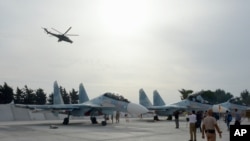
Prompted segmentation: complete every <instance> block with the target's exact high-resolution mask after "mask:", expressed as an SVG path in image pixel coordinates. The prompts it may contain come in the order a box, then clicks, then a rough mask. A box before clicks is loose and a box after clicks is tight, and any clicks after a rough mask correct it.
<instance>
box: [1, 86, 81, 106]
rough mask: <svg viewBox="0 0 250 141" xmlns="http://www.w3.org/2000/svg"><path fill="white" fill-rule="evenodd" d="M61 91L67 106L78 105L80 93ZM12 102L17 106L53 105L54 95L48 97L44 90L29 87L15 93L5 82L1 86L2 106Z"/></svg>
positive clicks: (61, 88) (73, 90) (61, 89)
mask: <svg viewBox="0 0 250 141" xmlns="http://www.w3.org/2000/svg"><path fill="white" fill-rule="evenodd" d="M59 89H60V92H61V95H62V98H63V101H64V103H65V104H70V103H72V104H76V103H78V100H79V98H78V91H76V90H75V89H72V90H71V91H69V92H67V91H66V89H65V88H63V87H62V86H60V87H59ZM12 101H14V103H15V104H39V105H42V104H53V93H51V94H49V96H48V97H47V94H46V93H45V92H44V90H43V89H42V88H38V89H35V90H33V89H31V88H29V87H28V86H27V85H25V86H24V87H23V88H19V87H17V88H16V89H15V92H14V89H13V88H12V87H10V86H9V85H8V84H7V83H6V82H5V83H4V84H3V85H0V104H8V103H10V102H12Z"/></svg>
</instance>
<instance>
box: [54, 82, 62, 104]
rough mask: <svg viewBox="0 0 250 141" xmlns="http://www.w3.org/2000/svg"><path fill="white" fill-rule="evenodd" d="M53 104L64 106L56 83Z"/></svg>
mask: <svg viewBox="0 0 250 141" xmlns="http://www.w3.org/2000/svg"><path fill="white" fill-rule="evenodd" d="M53 104H64V102H63V99H62V95H61V93H60V89H59V87H58V84H57V82H56V81H55V82H54V94H53Z"/></svg>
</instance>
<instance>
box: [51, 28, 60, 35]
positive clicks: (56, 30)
mask: <svg viewBox="0 0 250 141" xmlns="http://www.w3.org/2000/svg"><path fill="white" fill-rule="evenodd" d="M51 29H53V30H55V31H56V32H58V33H60V34H62V32H60V31H58V30H56V29H54V28H51Z"/></svg>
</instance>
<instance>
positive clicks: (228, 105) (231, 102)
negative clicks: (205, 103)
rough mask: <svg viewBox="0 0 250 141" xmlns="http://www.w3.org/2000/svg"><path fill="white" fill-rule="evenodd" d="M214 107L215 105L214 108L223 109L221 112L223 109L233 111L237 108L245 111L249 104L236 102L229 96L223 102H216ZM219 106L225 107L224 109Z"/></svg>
mask: <svg viewBox="0 0 250 141" xmlns="http://www.w3.org/2000/svg"><path fill="white" fill-rule="evenodd" d="M214 107H217V108H216V109H218V110H219V111H222V110H223V111H222V112H224V111H225V110H228V111H231V112H234V110H235V109H237V110H238V111H239V112H245V111H246V110H247V109H248V108H250V106H248V105H240V104H236V103H235V99H234V98H231V99H229V100H228V101H226V102H224V103H220V104H216V105H214ZM221 107H225V108H226V109H221Z"/></svg>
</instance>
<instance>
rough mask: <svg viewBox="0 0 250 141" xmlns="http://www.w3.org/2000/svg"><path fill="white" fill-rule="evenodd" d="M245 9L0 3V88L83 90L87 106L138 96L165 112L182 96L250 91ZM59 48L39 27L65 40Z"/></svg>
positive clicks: (145, 2)
mask: <svg viewBox="0 0 250 141" xmlns="http://www.w3.org/2000/svg"><path fill="white" fill-rule="evenodd" d="M249 5H250V1H247V0H241V1H236V0H235V1H230V0H221V1H218V0H207V1H201V0H188V1H186V0H183V1H181V0H36V1H33V0H2V1H1V3H0V17H1V22H0V74H1V75H0V85H3V84H4V82H6V83H7V84H8V85H9V86H11V87H12V88H13V89H14V90H16V87H17V86H18V87H19V88H23V87H24V85H27V86H28V87H29V88H31V89H38V88H42V89H44V91H45V92H46V93H47V94H50V93H52V92H53V83H54V81H55V80H57V82H58V84H59V85H60V86H62V87H64V88H66V90H67V91H70V90H72V88H74V89H76V90H78V88H79V84H80V83H83V85H84V87H85V89H86V91H87V93H88V95H89V97H90V98H94V97H96V96H99V95H100V94H103V93H104V92H117V93H119V94H121V95H123V96H124V97H125V98H128V99H129V100H130V101H132V102H136V103H139V89H140V88H143V89H144V90H145V92H146V93H147V95H148V97H149V98H150V100H151V101H152V98H153V90H158V92H159V93H160V95H161V96H162V97H163V99H164V100H165V102H166V103H173V102H176V101H179V100H180V93H179V92H178V90H180V89H191V90H193V91H194V92H198V91H200V90H212V91H214V90H216V89H222V90H225V91H226V92H230V93H231V94H233V95H234V96H239V95H240V93H241V92H242V91H244V90H246V89H247V90H249V87H250V85H249V84H250V63H249V54H250V46H249V44H250V28H249V26H250V14H249V13H250V8H249ZM70 26H71V27H72V29H71V30H70V31H69V34H79V36H71V37H70V38H71V39H72V40H73V44H70V43H67V42H57V38H56V37H53V36H50V35H47V34H46V33H45V32H44V31H43V29H42V28H41V27H46V28H48V30H49V31H51V32H54V31H53V30H52V29H51V28H55V29H57V30H59V31H61V32H65V31H66V30H67V29H68V28H69V27H70Z"/></svg>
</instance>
